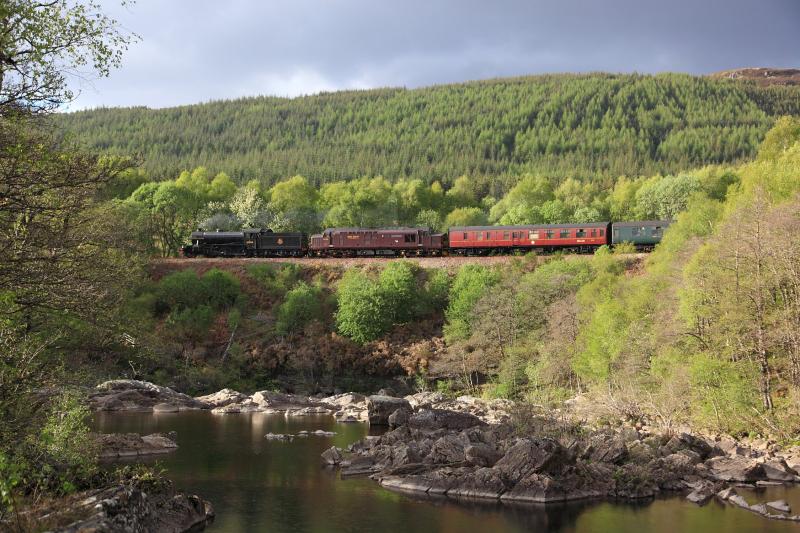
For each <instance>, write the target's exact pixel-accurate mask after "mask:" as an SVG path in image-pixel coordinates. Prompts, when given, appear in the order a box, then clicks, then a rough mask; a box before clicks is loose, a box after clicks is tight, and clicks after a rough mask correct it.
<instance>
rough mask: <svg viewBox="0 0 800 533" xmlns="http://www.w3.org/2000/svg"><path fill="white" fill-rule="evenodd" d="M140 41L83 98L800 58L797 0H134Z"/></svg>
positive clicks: (718, 66) (147, 98) (711, 66)
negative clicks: (108, 74)
mask: <svg viewBox="0 0 800 533" xmlns="http://www.w3.org/2000/svg"><path fill="white" fill-rule="evenodd" d="M105 7H106V9H107V10H108V11H110V12H112V14H113V15H114V16H116V17H117V18H118V19H119V20H120V21H121V22H122V23H123V25H124V26H125V27H126V28H128V29H130V30H132V31H134V32H136V33H138V34H140V35H141V36H142V39H143V40H142V42H140V43H138V44H135V45H134V46H133V47H132V48H131V50H130V51H129V53H128V54H127V55H126V57H125V60H124V64H123V67H122V68H121V69H120V70H118V71H116V72H114V73H112V76H111V78H109V79H103V80H98V81H96V82H94V84H93V86H87V87H84V88H83V91H82V94H81V96H80V97H79V99H78V100H77V101H76V102H75V103H74V104H73V106H72V107H73V108H77V107H92V106H97V105H148V106H151V107H160V106H168V105H177V104H183V103H193V102H198V101H206V100H210V99H220V98H231V97H236V96H244V95H255V94H278V95H281V96H295V95H298V94H307V93H313V92H318V91H320V90H333V89H346V88H364V87H377V86H406V87H418V86H423V85H430V84H436V83H448V82H454V81H463V80H471V79H482V78H488V77H498V76H512V75H523V74H537V73H543V72H566V71H571V72H575V71H577V72H586V71H601V70H602V71H612V72H630V71H638V72H660V71H681V72H692V73H697V74H700V73H707V72H712V71H715V70H722V69H727V68H734V67H738V66H798V65H800V32H799V31H797V28H798V27H800V2H798V1H797V0H671V1H663V0H662V1H653V0H529V1H522V0H496V1H488V0H483V1H479V0H438V1H437V0H428V1H424V0H405V1H378V0H371V1H370V0H293V1H292V0H286V1H283V0H282V1H273V0H267V1H258V0H229V1H220V0H214V1H212V0H138V2H137V4H135V5H133V6H132V7H130V8H125V9H121V8H119V7H118V6H117V5H116V4H115V3H114V2H113V1H112V0H106V6H105Z"/></svg>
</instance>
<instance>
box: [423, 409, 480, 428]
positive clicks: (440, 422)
mask: <svg viewBox="0 0 800 533" xmlns="http://www.w3.org/2000/svg"><path fill="white" fill-rule="evenodd" d="M485 425H486V423H485V422H483V421H482V420H481V419H480V418H478V417H476V416H474V415H471V414H469V413H461V412H457V411H449V410H445V409H422V410H420V411H417V412H416V413H414V414H413V415H411V417H410V418H409V419H408V426H409V427H411V428H414V429H419V430H421V431H436V430H440V429H444V430H454V431H461V430H464V429H468V428H472V427H475V426H485Z"/></svg>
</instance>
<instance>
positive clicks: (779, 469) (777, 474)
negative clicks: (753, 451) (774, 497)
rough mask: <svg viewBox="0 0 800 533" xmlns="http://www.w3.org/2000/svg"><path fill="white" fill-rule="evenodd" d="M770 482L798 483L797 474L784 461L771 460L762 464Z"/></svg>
mask: <svg viewBox="0 0 800 533" xmlns="http://www.w3.org/2000/svg"><path fill="white" fill-rule="evenodd" d="M761 468H762V469H764V473H765V474H766V476H767V479H768V480H770V481H797V479H798V477H797V472H796V471H795V470H794V469H792V468H791V467H790V466H789V465H788V464H786V461H784V460H783V459H770V460H768V461H764V462H763V463H762V464H761Z"/></svg>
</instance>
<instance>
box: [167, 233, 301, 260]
mask: <svg viewBox="0 0 800 533" xmlns="http://www.w3.org/2000/svg"><path fill="white" fill-rule="evenodd" d="M191 239H192V244H189V245H187V246H184V247H183V248H182V249H181V251H182V252H183V255H184V257H197V256H202V257H303V256H305V255H306V253H308V245H307V242H308V239H307V236H306V234H305V233H300V232H285V233H276V232H274V231H272V230H271V229H264V228H248V229H245V230H242V231H203V229H202V228H201V229H199V230H198V231H193V232H192V235H191Z"/></svg>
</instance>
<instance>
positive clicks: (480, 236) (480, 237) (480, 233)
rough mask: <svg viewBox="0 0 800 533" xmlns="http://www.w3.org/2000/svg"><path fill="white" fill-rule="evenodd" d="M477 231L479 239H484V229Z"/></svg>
mask: <svg viewBox="0 0 800 533" xmlns="http://www.w3.org/2000/svg"><path fill="white" fill-rule="evenodd" d="M476 233H477V234H478V240H479V241H482V240H483V232H482V231H478V232H476Z"/></svg>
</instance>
